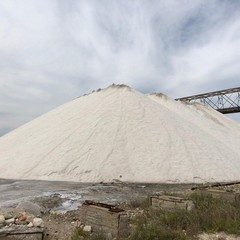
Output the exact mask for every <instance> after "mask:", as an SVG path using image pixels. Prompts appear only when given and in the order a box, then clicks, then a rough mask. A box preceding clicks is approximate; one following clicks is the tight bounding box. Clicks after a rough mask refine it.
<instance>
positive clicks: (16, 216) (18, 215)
mask: <svg viewBox="0 0 240 240" xmlns="http://www.w3.org/2000/svg"><path fill="white" fill-rule="evenodd" d="M19 210H20V209H18V208H16V209H14V208H6V209H0V213H1V214H0V223H1V224H0V240H5V239H6V240H15V239H24V240H38V239H39V240H40V239H41V240H42V239H43V231H44V228H43V227H44V225H43V220H42V219H41V218H35V217H34V216H33V215H27V213H26V212H21V211H19Z"/></svg>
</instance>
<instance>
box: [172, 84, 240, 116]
mask: <svg viewBox="0 0 240 240" xmlns="http://www.w3.org/2000/svg"><path fill="white" fill-rule="evenodd" d="M175 100H177V101H184V102H198V103H202V104H204V105H209V106H211V107H212V108H214V109H215V110H217V111H219V112H221V113H223V114H228V113H236V112H240V87H238V88H230V89H225V90H221V91H216V92H209V93H203V94H198V95H194V96H189V97H183V98H177V99H175Z"/></svg>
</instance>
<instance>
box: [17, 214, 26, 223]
mask: <svg viewBox="0 0 240 240" xmlns="http://www.w3.org/2000/svg"><path fill="white" fill-rule="evenodd" d="M17 218H18V220H19V221H25V220H26V219H27V214H26V212H20V213H19V215H18V217H17Z"/></svg>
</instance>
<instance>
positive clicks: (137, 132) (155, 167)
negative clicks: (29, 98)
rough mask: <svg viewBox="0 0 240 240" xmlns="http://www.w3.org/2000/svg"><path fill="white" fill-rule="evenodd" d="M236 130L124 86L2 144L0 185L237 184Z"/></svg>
mask: <svg viewBox="0 0 240 240" xmlns="http://www.w3.org/2000/svg"><path fill="white" fill-rule="evenodd" d="M239 146H240V125H239V124H238V123H237V122H234V121H232V120H230V119H228V118H227V117H225V116H224V115H222V114H220V113H218V112H216V111H215V110H213V109H210V108H208V107H204V106H202V105H199V104H185V103H182V102H176V101H174V100H172V99H170V98H168V97H166V96H165V95H162V94H151V95H144V94H142V93H140V92H137V91H135V90H134V89H131V88H129V87H127V86H124V85H120V86H119V85H114V86H111V87H108V88H106V89H104V90H101V91H97V92H93V93H91V94H88V95H85V96H82V97H80V98H77V99H75V100H73V101H71V102H68V103H66V104H64V105H62V106H60V107H58V108H56V109H54V110H52V111H50V112H48V113H46V114H44V115H42V116H40V117H38V118H36V119H35V120H33V121H31V122H29V123H27V124H25V125H23V126H21V127H19V128H17V129H16V130H14V131H12V132H10V133H9V134H7V135H5V136H3V137H1V138H0V178H7V179H41V180H64V181H81V182H101V181H103V182H111V181H118V180H119V181H129V182H151V183H189V182H195V183H199V182H219V181H236V180H240V174H239V173H240V147H239Z"/></svg>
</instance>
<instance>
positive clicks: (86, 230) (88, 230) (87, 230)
mask: <svg viewBox="0 0 240 240" xmlns="http://www.w3.org/2000/svg"><path fill="white" fill-rule="evenodd" d="M83 231H84V232H91V231H92V227H91V226H90V225H85V226H84V227H83Z"/></svg>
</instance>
